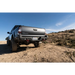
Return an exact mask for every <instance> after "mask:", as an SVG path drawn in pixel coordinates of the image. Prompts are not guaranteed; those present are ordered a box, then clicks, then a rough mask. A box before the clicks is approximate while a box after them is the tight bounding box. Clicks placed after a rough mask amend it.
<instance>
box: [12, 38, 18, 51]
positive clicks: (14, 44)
mask: <svg viewBox="0 0 75 75" xmlns="http://www.w3.org/2000/svg"><path fill="white" fill-rule="evenodd" d="M11 48H12V51H13V52H14V51H17V43H16V42H15V41H14V40H13V39H12V40H11Z"/></svg>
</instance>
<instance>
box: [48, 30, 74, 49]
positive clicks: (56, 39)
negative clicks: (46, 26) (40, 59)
mask: <svg viewBox="0 0 75 75" xmlns="http://www.w3.org/2000/svg"><path fill="white" fill-rule="evenodd" d="M48 37H49V38H48V40H47V41H49V42H50V43H55V44H56V45H60V46H66V47H69V48H75V30H74V29H72V30H66V31H61V32H58V33H50V34H48Z"/></svg>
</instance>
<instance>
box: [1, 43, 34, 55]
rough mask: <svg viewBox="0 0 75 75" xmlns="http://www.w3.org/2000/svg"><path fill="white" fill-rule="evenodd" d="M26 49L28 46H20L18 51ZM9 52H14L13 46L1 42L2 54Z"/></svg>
mask: <svg viewBox="0 0 75 75" xmlns="http://www.w3.org/2000/svg"><path fill="white" fill-rule="evenodd" d="M28 48H34V47H28ZM26 49H27V47H19V48H18V50H17V51H16V52H20V51H25V50H26ZM8 53H13V52H12V50H11V47H10V46H7V44H0V55H2V54H8ZM14 53H15V52H14Z"/></svg>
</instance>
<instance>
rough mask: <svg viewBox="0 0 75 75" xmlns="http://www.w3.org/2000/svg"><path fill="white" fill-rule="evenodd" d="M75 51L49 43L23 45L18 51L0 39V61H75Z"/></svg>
mask: <svg viewBox="0 0 75 75" xmlns="http://www.w3.org/2000/svg"><path fill="white" fill-rule="evenodd" d="M74 51H75V49H72V48H66V47H62V46H56V45H53V44H49V43H47V44H41V45H40V47H38V48H35V47H34V45H33V44H30V45H28V47H27V46H25V45H21V46H20V48H19V49H18V51H17V52H12V51H11V48H10V47H9V46H7V44H6V41H0V62H74V61H75V57H74V56H73V52H74Z"/></svg>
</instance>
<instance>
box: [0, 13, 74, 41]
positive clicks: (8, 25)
mask: <svg viewBox="0 0 75 75" xmlns="http://www.w3.org/2000/svg"><path fill="white" fill-rule="evenodd" d="M15 25H25V26H32V27H39V28H45V29H46V33H51V32H58V31H64V30H68V29H75V13H0V41H3V40H5V38H6V37H7V36H8V34H7V32H8V31H9V32H10V31H11V29H12V28H13V27H14V26H15Z"/></svg>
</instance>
